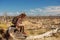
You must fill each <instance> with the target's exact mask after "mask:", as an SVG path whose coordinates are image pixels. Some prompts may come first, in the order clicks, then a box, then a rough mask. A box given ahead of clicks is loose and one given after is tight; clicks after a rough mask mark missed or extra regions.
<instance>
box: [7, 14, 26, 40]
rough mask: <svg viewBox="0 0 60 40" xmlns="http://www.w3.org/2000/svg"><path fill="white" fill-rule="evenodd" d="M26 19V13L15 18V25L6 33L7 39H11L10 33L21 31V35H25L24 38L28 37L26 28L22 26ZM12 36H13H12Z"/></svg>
mask: <svg viewBox="0 0 60 40" xmlns="http://www.w3.org/2000/svg"><path fill="white" fill-rule="evenodd" d="M25 17H26V15H25V14H24V13H22V14H21V15H19V16H16V17H14V18H13V20H12V23H13V25H12V26H11V27H9V28H8V30H7V32H6V34H7V35H6V36H8V37H6V39H7V40H8V39H9V36H10V33H16V31H19V32H20V33H22V34H24V37H26V34H25V32H24V26H23V24H22V21H23V19H24V18H25ZM11 36H12V35H11Z"/></svg>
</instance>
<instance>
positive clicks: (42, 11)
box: [29, 6, 60, 15]
mask: <svg viewBox="0 0 60 40" xmlns="http://www.w3.org/2000/svg"><path fill="white" fill-rule="evenodd" d="M29 13H30V14H34V15H58V14H60V6H48V7H44V8H35V9H30V10H29Z"/></svg>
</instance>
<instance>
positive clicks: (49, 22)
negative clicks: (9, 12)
mask: <svg viewBox="0 0 60 40" xmlns="http://www.w3.org/2000/svg"><path fill="white" fill-rule="evenodd" d="M12 18H13V17H3V16H2V17H0V28H3V29H7V28H8V27H9V26H10V25H12V23H11V20H12ZM23 24H24V26H25V32H26V33H27V35H28V36H30V35H40V34H43V33H45V32H47V31H49V30H53V29H54V28H57V27H59V28H60V17H59V16H40V17H38V16H37V17H27V18H26V19H24V20H23ZM59 39H60V33H57V34H55V35H53V36H52V37H46V38H42V39H35V40H59Z"/></svg>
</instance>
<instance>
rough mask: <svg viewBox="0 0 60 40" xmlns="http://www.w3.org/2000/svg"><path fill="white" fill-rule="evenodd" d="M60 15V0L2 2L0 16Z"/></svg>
mask: <svg viewBox="0 0 60 40" xmlns="http://www.w3.org/2000/svg"><path fill="white" fill-rule="evenodd" d="M22 12H25V13H26V14H27V15H34V16H36V15H60V0H0V15H4V14H5V13H7V15H9V16H15V15H19V14H21V13H22Z"/></svg>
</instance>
